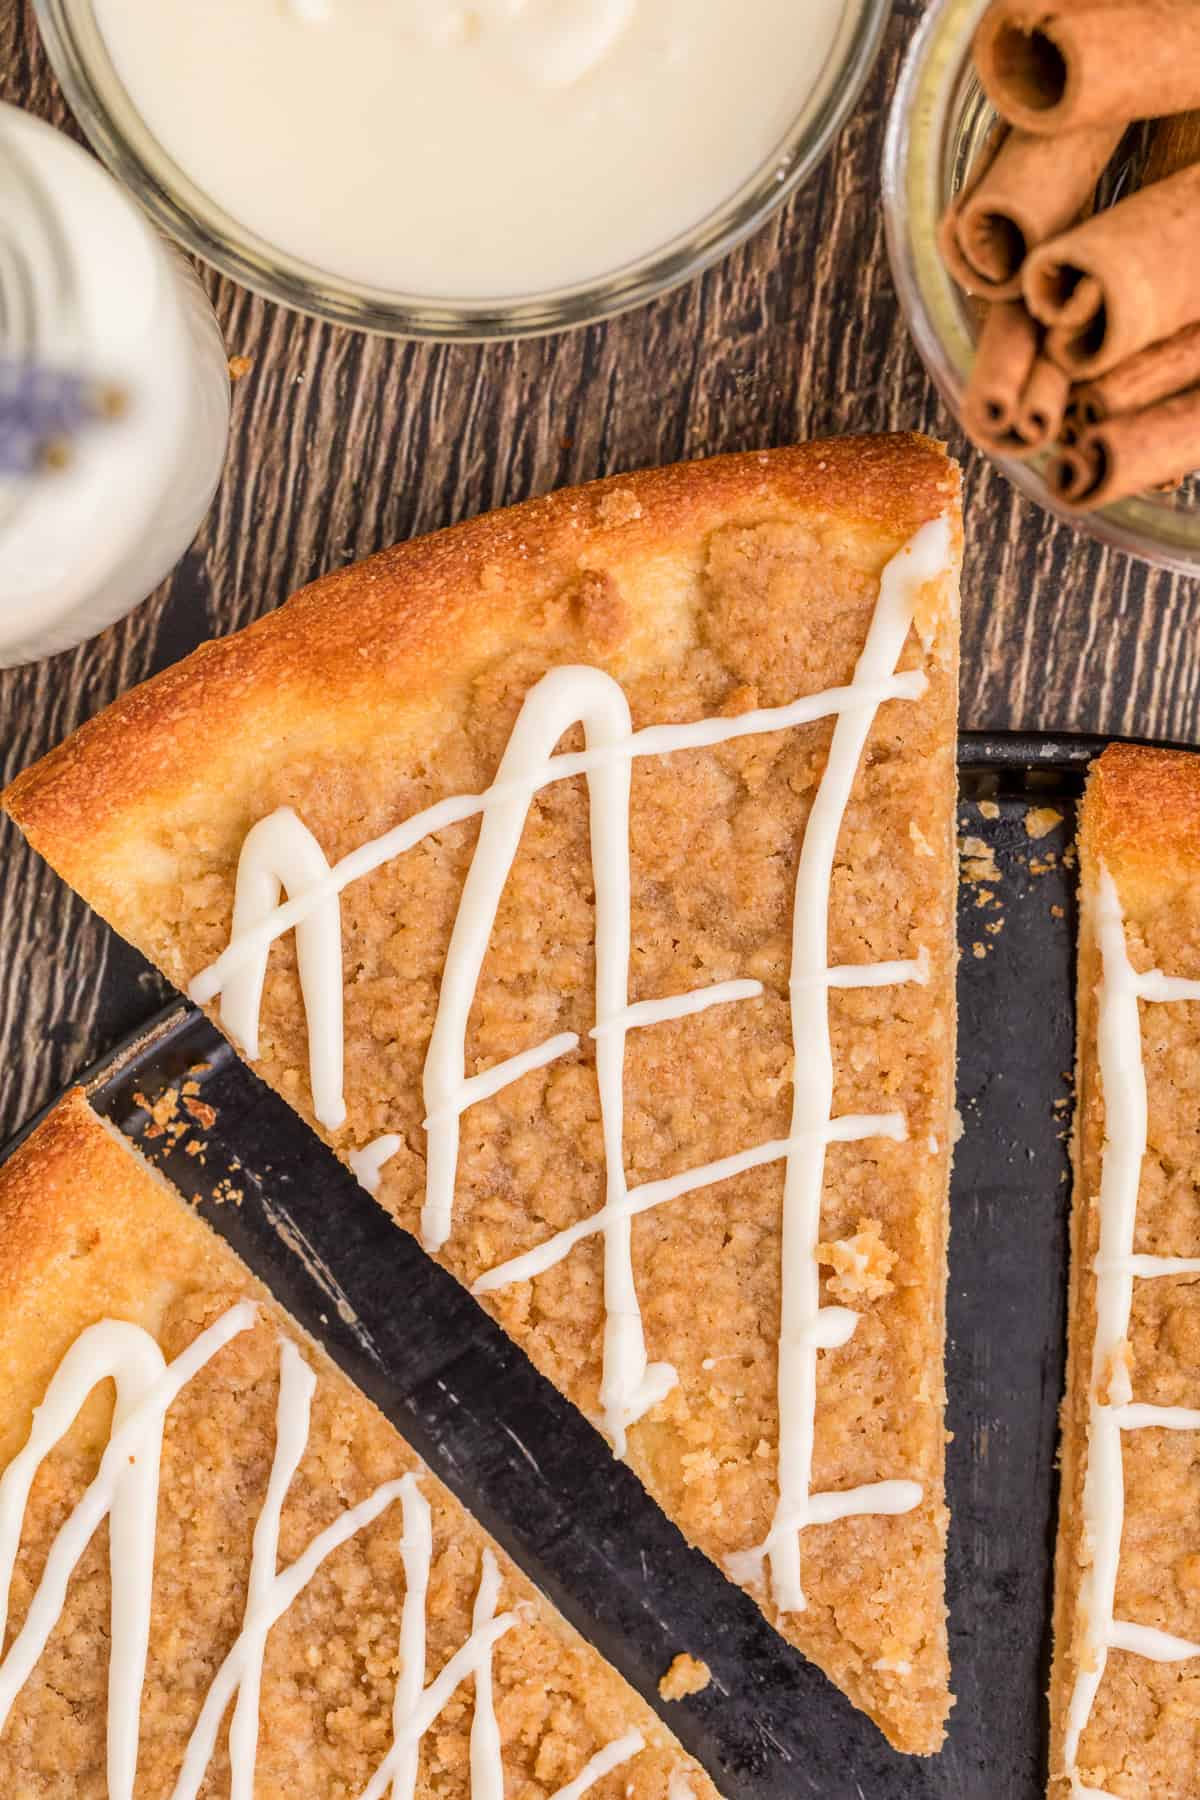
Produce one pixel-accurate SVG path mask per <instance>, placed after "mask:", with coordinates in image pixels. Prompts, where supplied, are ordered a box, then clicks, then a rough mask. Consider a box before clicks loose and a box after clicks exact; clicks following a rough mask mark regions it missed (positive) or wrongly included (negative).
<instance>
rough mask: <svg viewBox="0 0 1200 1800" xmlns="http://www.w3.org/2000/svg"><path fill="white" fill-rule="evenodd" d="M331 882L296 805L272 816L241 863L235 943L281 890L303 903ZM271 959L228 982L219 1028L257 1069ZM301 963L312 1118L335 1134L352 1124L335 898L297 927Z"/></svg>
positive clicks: (251, 964)
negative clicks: (345, 1081)
mask: <svg viewBox="0 0 1200 1800" xmlns="http://www.w3.org/2000/svg"><path fill="white" fill-rule="evenodd" d="M328 880H329V864H328V862H327V861H326V859H325V853H324V851H323V850H322V849H321V846H320V844H318V842H317V840H316V838H315V837H314V836H313V834H312V832H311V831H310V830H309V829H308V826H307V825H306V824H305V823H304V821H303V820H302V819H301V818H299V817H298V816H297V814H296V813H294V812H293V811H292V809H291V807H290V806H281V807H280V808H279V809H278V810H277V811H276V812H273V813H269V814H268V816H267V817H266V818H265V819H260V820H259V821H258V824H257V825H255V826H254V827H253V828H252V829H251V830H250V831H249V832H248V833H247V836H246V841H245V843H244V844H243V845H242V853H241V855H240V856H239V858H238V868H237V887H236V890H235V893H234V901H233V936H234V937H235V938H237V937H238V936H239V935H242V934H244V933H246V932H248V931H250V930H252V929H253V928H254V926H256V925H259V924H261V923H262V922H263V921H264V920H266V919H269V918H270V917H271V916H272V914H273V913H274V912H275V910H276V909H277V907H278V905H279V896H280V893H281V891H282V890H283V889H285V888H286V890H287V892H288V893H289V894H294V895H296V896H297V897H298V898H300V897H303V896H305V895H308V894H314V895H316V894H322V895H323V886H324V884H325V883H327V882H328ZM269 953H270V952H269V946H264V948H263V949H262V950H261V951H260V952H259V953H258V954H257V955H255V956H253V957H252V958H250V959H249V960H248V961H247V962H246V963H245V964H244V965H243V967H242V968H240V969H238V970H237V971H236V972H235V973H234V974H232V975H231V976H230V978H229V980H228V981H226V982H225V984H224V987H223V989H222V992H221V1023H222V1025H223V1026H224V1027H225V1029H226V1031H227V1032H228V1033H229V1035H230V1037H231V1038H232V1039H233V1041H234V1043H235V1044H237V1045H239V1046H240V1047H241V1048H242V1049H243V1050H244V1051H245V1052H246V1055H247V1056H248V1057H249V1058H250V1060H251V1061H252V1062H253V1061H254V1060H255V1059H256V1058H257V1056H258V1027H259V1019H260V1016H261V1012H262V993H263V983H264V981H265V980H266V975H267V957H268V955H269ZM296 961H297V963H298V965H299V969H300V991H301V994H302V995H303V998H304V1015H305V1018H306V1020H307V1022H308V1074H309V1084H310V1086H311V1088H312V1099H313V1111H314V1113H315V1114H316V1116H317V1118H318V1119H319V1120H320V1122H321V1124H322V1125H325V1126H327V1127H328V1128H329V1130H330V1131H336V1130H337V1129H338V1127H339V1126H340V1125H342V1124H344V1122H345V1118H346V1103H345V1100H344V1098H343V1096H342V1059H343V1054H344V1034H343V1030H342V914H341V906H340V904H339V902H338V897H337V894H336V893H333V894H329V895H323V897H321V898H319V899H317V900H316V901H315V903H314V905H313V908H312V911H311V912H309V913H308V914H307V915H306V916H305V918H304V919H303V920H302V921H301V922H300V923H299V924H298V925H297V927H296Z"/></svg>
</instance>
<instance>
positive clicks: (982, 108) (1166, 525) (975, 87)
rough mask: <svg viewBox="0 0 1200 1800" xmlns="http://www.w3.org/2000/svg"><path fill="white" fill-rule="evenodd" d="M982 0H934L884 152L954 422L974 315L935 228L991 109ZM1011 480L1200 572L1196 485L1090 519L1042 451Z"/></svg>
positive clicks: (1102, 536)
mask: <svg viewBox="0 0 1200 1800" xmlns="http://www.w3.org/2000/svg"><path fill="white" fill-rule="evenodd" d="M987 6H988V0H933V4H932V5H931V6H930V8H929V11H928V12H927V13H926V15H925V18H924V20H923V21H922V23H921V26H920V28H919V30H918V32H917V35H916V37H915V38H914V39H913V42H912V44H911V46H910V48H909V52H908V57H907V59H906V61H905V64H904V68H903V70H902V72H901V76H900V81H899V84H898V86H897V89H896V94H895V97H894V99H893V101H892V109H891V116H890V118H889V121H888V129H887V138H886V143H885V148H884V168H883V198H884V213H885V221H886V227H887V241H888V253H889V255H890V258H891V264H892V273H893V276H894V278H895V282H896V288H897V291H898V292H899V295H900V303H901V306H902V307H903V309H904V314H905V318H906V319H907V321H908V328H909V330H910V331H911V333H912V336H913V339H914V341H915V343H916V346H917V349H918V350H919V351H920V353H921V356H922V358H923V360H924V363H925V366H926V368H927V369H928V370H929V373H930V375H931V376H932V378H933V380H934V382H935V383H936V385H937V387H938V389H939V391H940V393H941V395H942V397H943V399H944V400H945V401H946V403H947V405H948V406H949V407H950V409H951V411H952V412H953V413H954V415H955V417H956V418H959V419H961V417H962V401H963V394H964V391H965V389H966V383H967V377H968V375H969V373H970V368H971V362H972V359H973V357H974V353H975V338H976V333H977V327H978V320H979V317H980V311H979V307H978V304H977V303H973V302H972V301H971V300H970V299H969V298H968V296H967V295H966V294H964V293H963V292H962V290H961V289H960V288H959V287H958V285H957V283H956V282H954V281H953V280H952V279H951V277H950V275H949V274H948V273H947V270H946V268H945V265H944V264H943V262H942V259H941V257H940V256H939V254H938V249H937V228H938V223H939V221H940V219H941V216H942V214H943V212H944V211H945V209H946V207H947V205H948V204H949V202H950V200H951V199H952V198H953V196H954V194H955V193H957V191H958V190H959V188H961V186H962V184H963V182H964V180H965V178H966V175H967V173H968V171H969V169H970V167H971V164H972V163H973V161H974V160H975V158H976V156H977V155H978V154H979V151H980V150H981V148H982V146H983V143H984V141H985V139H986V138H987V136H988V133H989V130H990V128H991V126H992V124H993V123H994V121H995V117H996V115H995V113H994V112H993V110H992V108H991V106H990V104H989V103H988V101H987V99H986V98H985V96H984V93H983V90H982V88H981V87H980V85H979V82H978V81H977V79H976V77H975V72H974V69H973V67H972V63H971V42H972V39H973V37H974V35H975V28H976V26H977V25H978V23H979V21H980V19H981V18H982V17H983V14H984V12H985V11H986V10H987ZM993 460H994V461H995V462H996V463H997V465H998V467H999V468H1001V469H1002V470H1003V471H1004V473H1005V475H1007V477H1008V478H1009V480H1010V481H1012V482H1013V483H1015V485H1016V486H1017V487H1019V488H1020V489H1021V491H1022V492H1023V493H1025V494H1028V495H1029V497H1030V498H1031V499H1033V500H1036V501H1037V502H1038V504H1039V505H1040V506H1044V507H1045V508H1046V509H1047V511H1049V512H1053V513H1056V514H1057V515H1058V516H1059V517H1060V518H1063V519H1065V520H1067V521H1068V522H1069V523H1070V524H1072V525H1074V526H1075V527H1076V528H1077V529H1078V530H1079V531H1082V532H1085V533H1086V534H1087V535H1088V536H1089V537H1094V538H1098V539H1099V540H1100V541H1101V542H1102V543H1105V544H1111V545H1112V546H1113V547H1114V548H1116V549H1118V550H1127V551H1129V552H1130V553H1131V554H1132V555H1134V556H1140V557H1142V558H1143V559H1144V560H1145V561H1146V562H1151V563H1157V564H1159V565H1160V566H1161V567H1163V568H1168V569H1176V570H1179V571H1180V572H1181V573H1183V574H1187V575H1197V574H1200V481H1197V480H1196V479H1195V478H1193V479H1192V480H1190V481H1188V482H1186V483H1185V484H1184V485H1183V486H1182V487H1180V488H1178V489H1176V490H1175V491H1173V492H1171V493H1147V494H1137V495H1135V496H1133V497H1132V498H1130V499H1128V500H1119V501H1116V502H1115V503H1114V504H1113V505H1111V506H1106V507H1102V508H1100V509H1099V510H1097V511H1096V512H1091V513H1078V512H1071V511H1070V510H1068V509H1066V508H1064V507H1062V506H1060V505H1058V504H1057V503H1056V501H1055V500H1054V498H1053V497H1052V495H1051V493H1050V490H1049V488H1048V487H1047V485H1046V480H1045V476H1044V470H1045V467H1046V461H1047V458H1046V456H1045V455H1042V456H1039V457H1034V458H1032V459H1031V460H1030V461H1028V462H1025V461H1017V460H1015V459H1012V458H1007V457H996V458H994V459H993Z"/></svg>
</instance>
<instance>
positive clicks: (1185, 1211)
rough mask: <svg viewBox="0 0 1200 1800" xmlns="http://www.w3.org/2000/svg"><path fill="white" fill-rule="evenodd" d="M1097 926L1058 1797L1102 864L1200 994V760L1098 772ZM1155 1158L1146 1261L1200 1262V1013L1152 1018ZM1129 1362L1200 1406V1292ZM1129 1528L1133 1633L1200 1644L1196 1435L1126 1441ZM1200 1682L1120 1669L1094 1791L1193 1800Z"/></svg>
mask: <svg viewBox="0 0 1200 1800" xmlns="http://www.w3.org/2000/svg"><path fill="white" fill-rule="evenodd" d="M1080 850H1081V869H1082V891H1083V909H1082V919H1081V940H1080V963H1079V987H1078V1007H1079V1091H1078V1109H1077V1117H1076V1136H1075V1167H1076V1175H1075V1180H1076V1190H1075V1209H1074V1216H1073V1221H1072V1246H1071V1256H1072V1286H1071V1302H1070V1315H1069V1319H1070V1325H1069V1368H1068V1385H1067V1397H1066V1400H1065V1402H1064V1408H1063V1485H1062V1500H1061V1503H1060V1526H1059V1543H1058V1556H1057V1563H1056V1597H1055V1662H1054V1667H1053V1672H1052V1678H1051V1690H1050V1697H1051V1713H1052V1743H1051V1770H1052V1777H1053V1778H1052V1780H1051V1784H1050V1792H1051V1795H1052V1796H1053V1800H1067V1796H1068V1795H1069V1792H1070V1789H1069V1785H1068V1783H1067V1782H1066V1780H1065V1779H1063V1778H1061V1777H1060V1776H1059V1773H1058V1772H1059V1771H1060V1770H1061V1768H1062V1741H1063V1730H1064V1721H1065V1714H1066V1708H1067V1705H1068V1703H1069V1700H1070V1695H1071V1690H1072V1687H1073V1685H1074V1680H1075V1674H1076V1660H1075V1653H1074V1649H1073V1645H1074V1639H1075V1633H1076V1630H1077V1619H1076V1603H1077V1592H1078V1584H1079V1574H1080V1569H1081V1559H1082V1556H1083V1555H1084V1554H1085V1552H1084V1550H1083V1547H1082V1540H1081V1510H1080V1509H1081V1497H1082V1487H1083V1478H1084V1473H1085V1469H1086V1431H1087V1392H1088V1383H1089V1376H1090V1362H1091V1345H1092V1337H1093V1333H1094V1329H1095V1322H1096V1312H1095V1295H1094V1278H1093V1276H1092V1273H1091V1270H1092V1264H1093V1261H1094V1259H1095V1255H1096V1250H1097V1246H1098V1242H1099V1218H1098V1209H1097V1207H1096V1206H1095V1203H1094V1197H1095V1196H1096V1195H1097V1194H1098V1192H1099V1183H1100V1159H1101V1150H1102V1147H1103V1142H1104V1102H1103V1095H1102V1093H1101V1091H1100V1085H1099V1078H1098V1070H1097V1065H1096V1019H1097V1002H1096V986H1097V983H1098V981H1099V978H1100V963H1099V955H1098V951H1097V947H1096V943H1095V938H1094V932H1093V926H1092V916H1091V915H1092V908H1093V906H1094V904H1095V895H1096V882H1097V878H1098V871H1099V866H1100V864H1101V862H1103V863H1104V864H1105V866H1106V867H1107V868H1108V870H1109V872H1110V873H1111V875H1112V877H1113V879H1114V881H1115V882H1116V885H1117V889H1118V893H1119V895H1120V900H1121V906H1122V910H1123V912H1124V915H1125V933H1126V943H1127V946H1128V950H1129V956H1130V960H1131V961H1132V963H1133V965H1134V967H1135V968H1136V969H1138V970H1139V971H1145V970H1148V969H1151V968H1157V969H1161V970H1162V971H1163V972H1164V973H1165V974H1168V975H1172V976H1180V977H1184V978H1190V979H1198V978H1200V757H1196V756H1187V755H1183V754H1176V753H1168V752H1164V751H1147V750H1144V749H1141V748H1135V747H1132V746H1124V745H1122V746H1114V747H1112V748H1110V749H1109V750H1106V751H1105V752H1104V754H1103V756H1102V757H1101V758H1100V759H1099V761H1098V762H1097V763H1096V764H1095V765H1094V766H1093V769H1092V773H1091V776H1090V779H1089V783H1088V789H1087V794H1086V798H1085V801H1084V806H1083V811H1082V819H1081V843H1080ZM1140 1010H1141V1041H1142V1058H1143V1063H1144V1067H1145V1077H1146V1090H1147V1101H1148V1137H1147V1154H1146V1157H1145V1160H1144V1162H1143V1165H1142V1175H1141V1184H1140V1188H1139V1192H1138V1211H1137V1224H1136V1231H1135V1238H1134V1250H1135V1252H1136V1253H1139V1254H1147V1255H1158V1256H1189V1257H1190V1256H1196V1255H1198V1254H1200V1209H1198V1207H1197V1172H1198V1171H1200V1006H1198V1005H1197V1004H1196V1003H1195V1002H1174V1003H1170V1002H1168V1003H1162V1002H1155V1003H1154V1004H1150V1005H1147V1004H1143V1005H1142V1007H1141V1009H1140ZM1127 1362H1128V1367H1129V1373H1130V1379H1131V1381H1132V1386H1133V1395H1134V1399H1135V1400H1136V1401H1139V1402H1145V1403H1150V1404H1158V1405H1170V1406H1185V1407H1192V1408H1194V1407H1197V1406H1200V1278H1197V1277H1194V1276H1183V1277H1176V1276H1172V1277H1167V1278H1158V1279H1154V1280H1142V1281H1135V1282H1134V1289H1133V1311H1132V1317H1131V1324H1130V1332H1129V1338H1128V1346H1127ZM1122 1452H1123V1464H1124V1472H1125V1527H1124V1533H1123V1536H1122V1541H1121V1558H1120V1564H1119V1568H1118V1576H1117V1589H1116V1596H1115V1608H1114V1611H1115V1616H1116V1617H1117V1618H1120V1619H1128V1620H1131V1621H1133V1622H1135V1623H1137V1624H1142V1625H1153V1626H1157V1627H1159V1628H1160V1629H1162V1630H1164V1631H1168V1632H1171V1633H1172V1634H1174V1635H1176V1636H1179V1637H1184V1638H1187V1639H1189V1640H1191V1641H1193V1642H1196V1641H1200V1441H1198V1439H1197V1436H1196V1434H1195V1433H1192V1432H1186V1431H1180V1432H1174V1431H1162V1430H1143V1431H1130V1432H1126V1433H1124V1435H1123V1438H1122ZM1198 1718H1200V1668H1198V1666H1197V1664H1195V1663H1193V1662H1182V1663H1175V1664H1159V1663H1154V1662H1151V1661H1149V1660H1147V1659H1146V1658H1143V1657H1138V1656H1133V1655H1130V1654H1127V1653H1125V1652H1122V1651H1111V1652H1110V1653H1109V1660H1108V1664H1107V1666H1106V1670H1105V1675H1104V1679H1103V1681H1102V1682H1101V1685H1100V1689H1099V1692H1098V1694H1097V1697H1096V1704H1095V1706H1094V1708H1093V1711H1092V1716H1091V1720H1090V1722H1089V1724H1088V1727H1087V1729H1086V1730H1085V1732H1084V1734H1083V1738H1082V1741H1081V1745H1080V1752H1079V1768H1080V1772H1081V1775H1082V1778H1083V1780H1084V1782H1085V1783H1086V1784H1088V1785H1091V1786H1093V1787H1096V1788H1100V1789H1105V1790H1107V1791H1108V1792H1110V1793H1112V1794H1115V1795H1118V1796H1121V1800H1142V1797H1143V1796H1145V1795H1148V1794H1153V1795H1154V1796H1155V1800H1189V1797H1190V1796H1193V1795H1194V1794H1195V1792H1196V1789H1197V1782H1198V1780H1200V1751H1198V1749H1197V1735H1196V1732H1197V1720H1198Z"/></svg>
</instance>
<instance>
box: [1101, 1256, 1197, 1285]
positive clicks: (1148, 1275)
mask: <svg viewBox="0 0 1200 1800" xmlns="http://www.w3.org/2000/svg"><path fill="white" fill-rule="evenodd" d="M1095 1269H1096V1273H1097V1275H1107V1274H1110V1273H1115V1272H1121V1271H1123V1272H1125V1273H1126V1274H1129V1275H1136V1276H1137V1277H1138V1279H1139V1280H1140V1281H1153V1280H1154V1279H1155V1277H1156V1276H1160V1275H1200V1256H1127V1257H1125V1258H1123V1259H1118V1261H1116V1262H1114V1263H1107V1262H1106V1263H1100V1262H1097V1263H1096V1264H1095Z"/></svg>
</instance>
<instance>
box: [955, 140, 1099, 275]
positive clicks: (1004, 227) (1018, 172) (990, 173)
mask: <svg viewBox="0 0 1200 1800" xmlns="http://www.w3.org/2000/svg"><path fill="white" fill-rule="evenodd" d="M1121 134H1122V127H1120V126H1110V125H1101V126H1098V127H1096V128H1094V129H1092V130H1089V131H1072V132H1069V133H1067V134H1066V135H1064V136H1063V137H1062V138H1059V139H1056V140H1055V141H1054V142H1051V141H1050V140H1049V139H1047V138H1044V137H1035V136H1034V135H1033V134H1032V133H1031V132H1028V131H1004V132H1002V133H1001V134H1000V136H999V138H998V140H997V141H996V142H995V143H994V144H993V145H992V146H990V154H988V153H985V155H984V157H983V158H982V159H981V162H980V167H979V168H978V170H977V171H975V172H973V174H972V176H971V178H970V180H969V181H968V182H967V185H966V186H965V187H964V188H963V190H962V192H961V193H960V194H958V195H956V197H955V199H954V201H953V203H952V204H951V206H950V207H949V208H948V209H947V211H946V213H945V216H944V217H943V219H942V224H941V230H940V232H939V235H938V245H939V248H940V250H941V253H942V260H943V261H944V262H945V264H946V266H947V268H948V269H949V270H950V273H951V274H952V275H953V277H954V279H955V280H956V281H957V282H958V284H959V286H960V287H963V288H965V289H966V290H967V292H968V293H969V294H980V295H982V296H983V297H984V298H985V299H988V300H1011V299H1014V298H1015V297H1016V295H1018V294H1019V293H1020V291H1021V268H1022V265H1023V264H1024V262H1025V258H1026V257H1027V256H1028V255H1029V252H1030V251H1031V250H1034V249H1036V248H1037V246H1038V245H1039V244H1044V243H1045V242H1046V240H1047V239H1048V238H1052V237H1054V236H1055V234H1056V233H1058V232H1060V231H1065V230H1066V228H1067V226H1069V225H1073V224H1074V222H1075V220H1076V219H1078V218H1079V216H1080V214H1081V213H1082V212H1084V210H1085V209H1086V208H1087V206H1088V204H1089V202H1090V201H1091V198H1092V196H1093V194H1094V193H1095V191H1096V183H1097V182H1098V181H1099V179H1100V176H1101V173H1102V172H1103V170H1104V166H1105V164H1106V163H1107V162H1108V161H1109V158H1110V157H1111V156H1112V154H1113V151H1114V150H1115V149H1116V147H1117V145H1118V143H1119V142H1120V140H1121Z"/></svg>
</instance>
